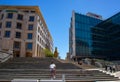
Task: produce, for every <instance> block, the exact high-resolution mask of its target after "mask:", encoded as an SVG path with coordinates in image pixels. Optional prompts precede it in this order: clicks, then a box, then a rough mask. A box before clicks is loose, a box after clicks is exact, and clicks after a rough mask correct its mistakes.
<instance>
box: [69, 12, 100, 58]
mask: <svg viewBox="0 0 120 82" xmlns="http://www.w3.org/2000/svg"><path fill="white" fill-rule="evenodd" d="M101 21H102V20H101V19H98V18H94V17H90V16H87V15H82V14H79V13H76V12H74V11H73V13H72V18H71V25H70V30H69V53H70V55H71V57H72V58H73V57H77V58H79V57H86V56H91V55H92V53H91V52H92V34H91V28H92V27H93V26H95V25H97V24H98V23H100V22H101Z"/></svg>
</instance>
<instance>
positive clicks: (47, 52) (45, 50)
mask: <svg viewBox="0 0 120 82" xmlns="http://www.w3.org/2000/svg"><path fill="white" fill-rule="evenodd" d="M44 53H45V56H46V57H53V56H54V54H53V53H52V52H51V51H50V50H49V49H44Z"/></svg>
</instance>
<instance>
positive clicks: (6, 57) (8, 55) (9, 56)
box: [0, 51, 12, 62]
mask: <svg viewBox="0 0 120 82" xmlns="http://www.w3.org/2000/svg"><path fill="white" fill-rule="evenodd" d="M0 52H2V53H1V55H4V54H7V55H6V56H5V57H3V58H1V57H0V62H5V61H6V60H8V59H9V58H11V57H12V54H10V53H8V52H5V51H0Z"/></svg>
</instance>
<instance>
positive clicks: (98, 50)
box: [69, 11, 120, 60]
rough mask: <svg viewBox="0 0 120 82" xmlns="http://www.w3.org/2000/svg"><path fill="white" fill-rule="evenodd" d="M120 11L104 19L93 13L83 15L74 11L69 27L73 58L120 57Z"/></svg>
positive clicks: (113, 58) (110, 58) (70, 48)
mask: <svg viewBox="0 0 120 82" xmlns="http://www.w3.org/2000/svg"><path fill="white" fill-rule="evenodd" d="M119 44H120V13H117V14H116V15H114V16H112V17H110V18H108V19H106V20H103V19H102V16H100V15H96V14H93V13H87V15H82V14H79V13H76V12H74V11H73V13H72V18H71V23H70V29H69V53H70V56H71V59H74V60H80V59H81V58H87V57H88V58H102V59H106V60H119V59H120V52H119V51H120V45H119Z"/></svg>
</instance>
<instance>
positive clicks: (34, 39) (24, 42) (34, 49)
mask: <svg viewBox="0 0 120 82" xmlns="http://www.w3.org/2000/svg"><path fill="white" fill-rule="evenodd" d="M45 48H47V49H49V50H50V51H53V40H52V36H51V34H50V32H49V30H48V27H47V25H46V22H45V20H44V18H43V16H42V13H41V11H40V9H39V7H38V6H0V50H1V51H12V52H13V54H14V57H44V56H45V55H44V54H43V50H44V49H45Z"/></svg>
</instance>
